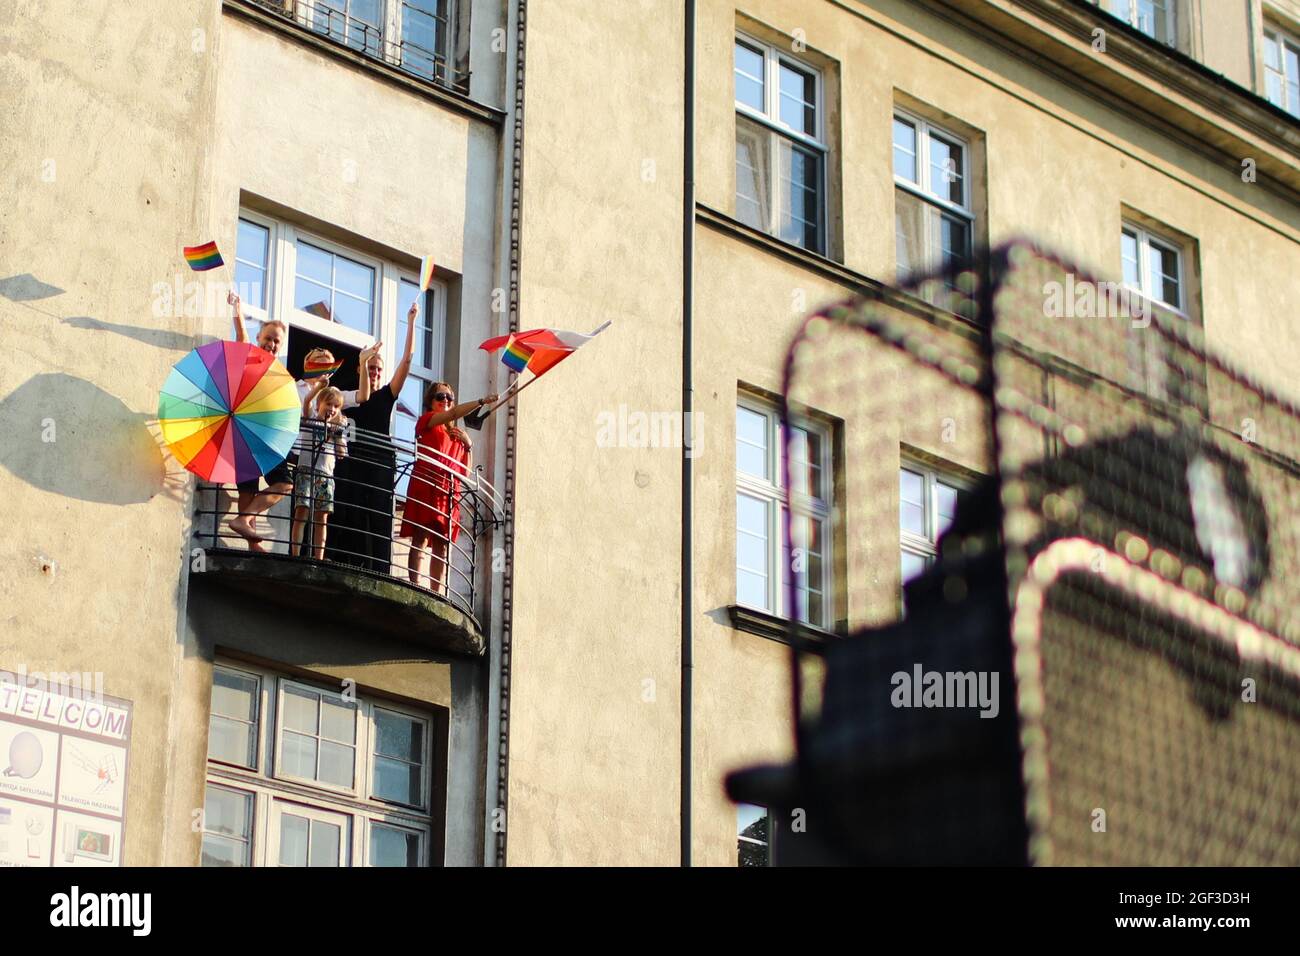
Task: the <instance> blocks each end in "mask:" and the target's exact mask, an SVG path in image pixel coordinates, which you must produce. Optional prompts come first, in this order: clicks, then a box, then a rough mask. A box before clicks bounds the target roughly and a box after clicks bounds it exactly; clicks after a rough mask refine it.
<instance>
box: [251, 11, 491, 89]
mask: <svg viewBox="0 0 1300 956" xmlns="http://www.w3.org/2000/svg"><path fill="white" fill-rule="evenodd" d="M241 3H242V4H243V5H244V6H247V7H253V8H256V9H257V10H259V11H263V12H265V13H267V14H270V15H271V16H272V18H273V19H274V20H277V21H282V22H284V23H285V24H287V25H292V26H293V27H295V28H297V29H299V30H302V31H305V32H307V33H310V34H313V35H315V36H317V37H322V38H324V39H326V40H328V41H331V42H332V43H334V44H337V45H338V46H339V47H341V48H346V49H348V50H352V51H353V52H355V53H358V54H360V55H361V56H363V57H366V58H367V59H369V60H373V61H375V62H377V63H383V64H386V65H387V66H391V67H395V68H396V69H398V70H401V71H402V72H403V73H406V74H408V75H410V76H413V77H416V78H417V79H420V80H423V81H425V82H426V83H432V84H434V85H436V86H439V87H443V88H445V89H449V90H454V91H456V92H459V93H468V91H469V76H470V75H469V71H468V70H458V69H457V68H456V64H454V63H453V62H451V57H450V55H449V52H448V51H449V50H450V48H451V36H452V26H453V25H452V23H451V20H450V18H449V17H448V16H447V6H448V5H447V3H446V0H441V2H425V3H419V2H410V0H403V2H400V3H395V4H392V3H390V4H387V5H385V4H380V3H372V4H357V3H353V4H352V5H351V9H352V10H353V11H354V13H355V12H360V11H361V10H365V11H368V12H369V13H370V14H371V17H372V19H369V20H367V19H365V18H363V17H359V16H354V15H349V14H348V13H346V12H345V9H346V8H347V6H348V5H347V4H345V3H344V0H241ZM430 8H431V9H430Z"/></svg>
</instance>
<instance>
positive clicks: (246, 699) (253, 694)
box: [212, 667, 258, 720]
mask: <svg viewBox="0 0 1300 956" xmlns="http://www.w3.org/2000/svg"><path fill="white" fill-rule="evenodd" d="M257 685H258V681H257V678H255V677H246V676H244V675H243V674H236V673H234V672H232V671H228V670H225V669H224V668H220V667H218V668H214V669H213V671H212V713H214V714H220V715H221V716H223V717H234V718H236V719H238V720H253V719H254V718H255V717H256V715H257Z"/></svg>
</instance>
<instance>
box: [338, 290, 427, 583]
mask: <svg viewBox="0 0 1300 956" xmlns="http://www.w3.org/2000/svg"><path fill="white" fill-rule="evenodd" d="M419 311H420V306H419V300H418V299H417V300H416V301H415V302H412V303H411V308H410V311H409V312H407V313H406V348H405V351H404V352H403V353H402V358H401V361H399V362H398V363H397V368H396V369H395V370H394V371H393V377H392V379H391V380H390V381H389V383H388V384H387V385H385V386H383V387H380V385H379V383H380V381H381V380H382V379H383V377H384V360H383V358H382V357H381V356H380V355H379V349H380V348H381V347H382V346H383V343H382V342H376V343H375V344H374V345H372V346H371V347H370V348H368V349H366V350H365V351H364V352H362V353H361V357H360V359H359V363H360V367H359V368H358V379H359V380H358V383H357V404H356V405H354V406H352V407H351V408H346V409H344V410H343V414H344V415H346V416H347V417H348V418H350V419H352V420H353V421H354V422H356V427H357V434H356V439H355V441H354V442H353V444H352V445H351V452H350V453H349V456H348V457H347V458H344V459H341V460H340V461H339V463H338V467H337V469H336V471H335V473H334V474H335V479H336V480H335V489H334V520H333V522H332V527H331V528H330V536H329V541H328V547H327V551H326V553H327V555H328V557H329V559H330V560H331V561H341V562H343V563H344V564H352V565H356V566H357V567H360V568H364V569H366V570H368V571H375V572H377V573H379V574H387V573H388V571H389V564H390V562H391V561H392V557H393V486H394V485H395V484H396V477H397V476H396V471H397V454H396V452H395V451H394V449H393V444H392V442H391V441H390V440H389V436H390V435H391V434H392V430H393V408H394V406H396V404H397V396H398V395H400V394H401V393H402V386H403V385H405V384H406V376H407V374H408V373H409V372H410V371H411V356H412V353H413V352H414V350H415V319H416V316H417V315H418V314H419Z"/></svg>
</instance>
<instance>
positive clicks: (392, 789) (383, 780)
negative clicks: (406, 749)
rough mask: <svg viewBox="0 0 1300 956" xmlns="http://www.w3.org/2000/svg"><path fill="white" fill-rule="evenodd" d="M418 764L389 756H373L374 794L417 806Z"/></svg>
mask: <svg viewBox="0 0 1300 956" xmlns="http://www.w3.org/2000/svg"><path fill="white" fill-rule="evenodd" d="M420 789H421V787H420V766H419V764H411V763H403V762H402V761H400V760H394V759H393V758H391V757H375V796H376V797H379V798H380V799H381V800H393V801H395V802H397V803H405V804H407V805H409V806H413V807H416V806H419V805H420V803H421V800H420V797H421V794H420Z"/></svg>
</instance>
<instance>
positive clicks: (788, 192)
mask: <svg viewBox="0 0 1300 956" xmlns="http://www.w3.org/2000/svg"><path fill="white" fill-rule="evenodd" d="M779 150H780V162H781V222H780V231H779V232H778V235H779V236H780V238H782V239H784V240H785V241H786V242H793V243H794V244H795V245H798V246H802V247H803V248H805V249H809V250H811V251H813V252H820V251H821V229H820V226H819V223H820V221H821V213H820V206H821V198H820V197H821V157H820V156H819V155H817V154H816V153H813V152H810V151H809V150H806V149H803V148H802V147H799V146H795V145H794V144H793V143H791V142H789V141H788V140H785V139H782V140H781V141H780V143H779Z"/></svg>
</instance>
